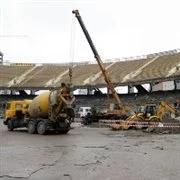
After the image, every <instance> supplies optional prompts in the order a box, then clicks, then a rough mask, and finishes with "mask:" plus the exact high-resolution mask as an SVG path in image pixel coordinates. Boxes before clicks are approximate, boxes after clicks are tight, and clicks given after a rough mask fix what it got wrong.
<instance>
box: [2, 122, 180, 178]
mask: <svg viewBox="0 0 180 180" xmlns="http://www.w3.org/2000/svg"><path fill="white" fill-rule="evenodd" d="M0 179H3V180H10V179H29V180H32V179H39V180H44V179H47V180H49V179H51V180H85V179H86V180H96V179H97V180H101V179H102V180H121V179H122V180H159V179H161V180H177V179H180V134H164V135H157V134H150V133H143V132H141V131H111V130H109V129H108V128H94V127H93V128H92V127H77V128H74V129H72V130H71V131H70V132H69V133H68V134H67V135H57V134H50V135H46V136H40V135H30V134H28V133H27V132H26V131H25V130H17V131H14V132H8V131H7V129H6V127H4V126H3V125H2V122H1V125H0Z"/></svg>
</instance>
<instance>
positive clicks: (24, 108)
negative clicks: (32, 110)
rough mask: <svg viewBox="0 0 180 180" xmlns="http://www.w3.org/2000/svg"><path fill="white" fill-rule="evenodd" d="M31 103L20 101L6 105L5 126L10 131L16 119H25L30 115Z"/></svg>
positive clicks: (29, 101)
mask: <svg viewBox="0 0 180 180" xmlns="http://www.w3.org/2000/svg"><path fill="white" fill-rule="evenodd" d="M30 103H31V100H18V101H9V102H7V104H6V108H5V118H4V122H3V123H4V124H5V125H8V129H9V127H10V125H12V122H11V121H13V120H14V119H19V120H20V119H23V118H24V116H25V115H27V114H28V107H29V104H30Z"/></svg>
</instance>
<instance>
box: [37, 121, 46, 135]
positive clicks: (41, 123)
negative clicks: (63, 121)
mask: <svg viewBox="0 0 180 180" xmlns="http://www.w3.org/2000/svg"><path fill="white" fill-rule="evenodd" d="M46 129H47V122H46V121H39V123H38V125H37V132H38V134H41V135H45V134H46V132H47V131H46Z"/></svg>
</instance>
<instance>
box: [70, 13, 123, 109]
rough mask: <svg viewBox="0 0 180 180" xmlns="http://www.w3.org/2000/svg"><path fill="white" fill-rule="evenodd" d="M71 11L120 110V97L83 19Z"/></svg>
mask: <svg viewBox="0 0 180 180" xmlns="http://www.w3.org/2000/svg"><path fill="white" fill-rule="evenodd" d="M72 13H73V14H75V16H76V18H77V19H78V22H79V24H80V26H81V28H82V30H83V32H84V35H85V37H86V39H87V41H88V43H89V45H90V47H91V50H92V51H93V54H94V57H95V59H96V61H97V63H98V65H99V67H100V69H101V71H102V74H103V77H104V80H105V82H106V83H107V86H108V88H109V89H110V91H111V92H112V95H113V97H114V99H115V100H116V102H117V105H118V108H119V109H120V110H123V109H124V108H123V105H122V102H121V100H120V98H119V96H118V94H117V92H116V90H115V88H114V85H113V83H112V82H111V78H110V76H109V75H108V72H107V70H106V69H105V67H104V65H103V61H102V60H101V57H100V55H99V54H98V52H97V50H96V47H95V46H94V43H93V41H92V39H91V37H90V35H89V32H88V30H87V29H86V26H85V24H84V22H83V20H82V18H81V16H80V13H79V11H78V10H73V11H72Z"/></svg>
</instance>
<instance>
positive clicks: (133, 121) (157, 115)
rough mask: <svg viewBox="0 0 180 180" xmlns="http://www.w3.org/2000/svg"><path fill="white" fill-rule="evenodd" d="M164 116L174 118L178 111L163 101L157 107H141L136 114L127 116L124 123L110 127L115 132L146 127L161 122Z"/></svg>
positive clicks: (150, 105) (153, 105) (154, 105)
mask: <svg viewBox="0 0 180 180" xmlns="http://www.w3.org/2000/svg"><path fill="white" fill-rule="evenodd" d="M166 114H171V117H172V115H173V118H174V117H175V116H176V115H177V114H178V111H177V110H176V109H175V108H174V107H173V106H172V105H171V104H169V103H167V102H165V101H161V102H160V104H159V105H158V106H157V105H156V104H147V105H145V106H141V107H140V110H139V111H138V112H137V113H135V114H133V115H132V116H129V117H128V118H127V119H126V120H125V121H121V122H120V123H119V124H113V125H112V126H111V127H112V128H113V129H116V130H118V129H130V128H132V127H146V125H148V123H152V122H154V123H156V122H157V123H158V122H162V121H163V119H164V117H165V115H166ZM141 122H142V123H141ZM143 123H144V124H143Z"/></svg>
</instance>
